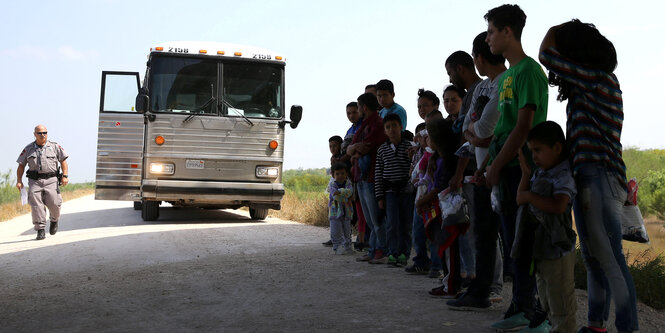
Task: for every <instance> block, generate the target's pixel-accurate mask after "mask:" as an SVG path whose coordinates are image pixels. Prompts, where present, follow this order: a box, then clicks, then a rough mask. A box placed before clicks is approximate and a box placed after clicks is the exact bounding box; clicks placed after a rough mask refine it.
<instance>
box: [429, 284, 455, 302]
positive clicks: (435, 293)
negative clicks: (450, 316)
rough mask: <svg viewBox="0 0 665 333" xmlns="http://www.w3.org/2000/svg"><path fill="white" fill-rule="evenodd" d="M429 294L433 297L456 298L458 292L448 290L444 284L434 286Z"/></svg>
mask: <svg viewBox="0 0 665 333" xmlns="http://www.w3.org/2000/svg"><path fill="white" fill-rule="evenodd" d="M429 294H430V296H432V297H436V298H445V299H453V298H455V296H457V293H450V292H447V291H446V290H445V288H444V286H440V287H436V288H432V290H430V291H429Z"/></svg>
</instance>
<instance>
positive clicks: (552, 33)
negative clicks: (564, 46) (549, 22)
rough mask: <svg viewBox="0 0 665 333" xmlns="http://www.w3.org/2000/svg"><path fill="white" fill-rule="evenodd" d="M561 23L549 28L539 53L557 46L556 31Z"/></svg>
mask: <svg viewBox="0 0 665 333" xmlns="http://www.w3.org/2000/svg"><path fill="white" fill-rule="evenodd" d="M560 26H561V25H555V26H553V27H551V28H550V29H549V30H547V33H546V34H545V37H544V38H543V41H542V42H541V43H540V50H539V51H538V53H541V52H543V51H545V50H547V49H549V48H550V47H556V39H555V37H556V31H557V29H559V27H560Z"/></svg>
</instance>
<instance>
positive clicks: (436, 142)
mask: <svg viewBox="0 0 665 333" xmlns="http://www.w3.org/2000/svg"><path fill="white" fill-rule="evenodd" d="M452 125H453V121H452V120H450V119H442V118H436V117H434V118H433V119H428V120H427V133H428V135H429V145H430V147H431V148H432V149H433V150H434V154H433V155H432V157H431V158H430V162H429V165H430V167H429V168H430V171H429V172H430V173H431V174H432V180H433V183H432V184H431V185H430V186H429V188H428V191H427V193H426V194H425V195H423V196H422V197H421V198H420V199H419V200H418V201H417V202H416V207H417V208H418V210H419V211H421V212H422V211H424V210H426V209H428V208H429V206H430V205H431V204H435V205H438V194H439V192H441V191H442V190H444V189H445V188H447V187H448V183H449V182H450V177H452V175H453V174H454V173H455V167H456V166H457V157H456V156H455V151H457V148H459V142H460V140H459V137H458V136H457V135H456V134H454V133H453V130H452ZM440 223H441V220H440V219H439V220H438V221H437V222H431V223H430V224H429V225H428V228H427V232H428V237H429V238H430V239H431V240H432V241H433V242H435V243H436V244H437V245H441V244H442V243H443V242H444V240H443V239H442V238H443V237H447V236H448V235H447V233H448V232H447V231H444V230H442V229H441V224H440ZM452 237H453V238H452V244H451V245H450V247H449V249H450V261H449V263H450V267H449V274H448V278H447V279H444V280H445V281H446V282H444V285H442V286H440V287H437V288H434V289H432V290H431V291H430V295H432V296H443V297H447V298H452V297H455V295H456V294H457V291H459V287H460V281H459V260H458V243H457V239H456V235H452ZM446 243H447V242H446ZM445 250H446V247H441V246H439V249H438V251H437V252H438V255H439V257H443V252H444V251H445ZM434 255H435V253H433V254H432V256H434Z"/></svg>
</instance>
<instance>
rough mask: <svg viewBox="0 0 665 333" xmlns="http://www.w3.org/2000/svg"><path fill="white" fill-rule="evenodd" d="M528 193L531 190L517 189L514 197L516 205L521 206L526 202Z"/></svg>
mask: <svg viewBox="0 0 665 333" xmlns="http://www.w3.org/2000/svg"><path fill="white" fill-rule="evenodd" d="M530 194H531V191H517V196H516V197H515V201H516V202H517V205H518V206H521V205H523V204H528V203H529V196H530Z"/></svg>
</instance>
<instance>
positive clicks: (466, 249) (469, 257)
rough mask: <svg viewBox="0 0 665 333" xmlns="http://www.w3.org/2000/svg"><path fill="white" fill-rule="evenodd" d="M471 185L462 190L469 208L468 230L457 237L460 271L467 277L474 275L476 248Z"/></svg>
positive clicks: (472, 186)
mask: <svg viewBox="0 0 665 333" xmlns="http://www.w3.org/2000/svg"><path fill="white" fill-rule="evenodd" d="M473 188H474V185H473V184H464V185H463V186H462V189H463V191H464V197H465V198H466V202H467V207H468V208H469V229H468V230H467V232H466V233H464V234H462V235H459V236H458V237H459V256H460V271H461V272H464V273H466V275H467V276H469V277H470V276H473V275H476V247H475V239H476V238H475V236H474V233H473V227H474V225H475V220H476V213H475V206H474V201H473Z"/></svg>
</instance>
